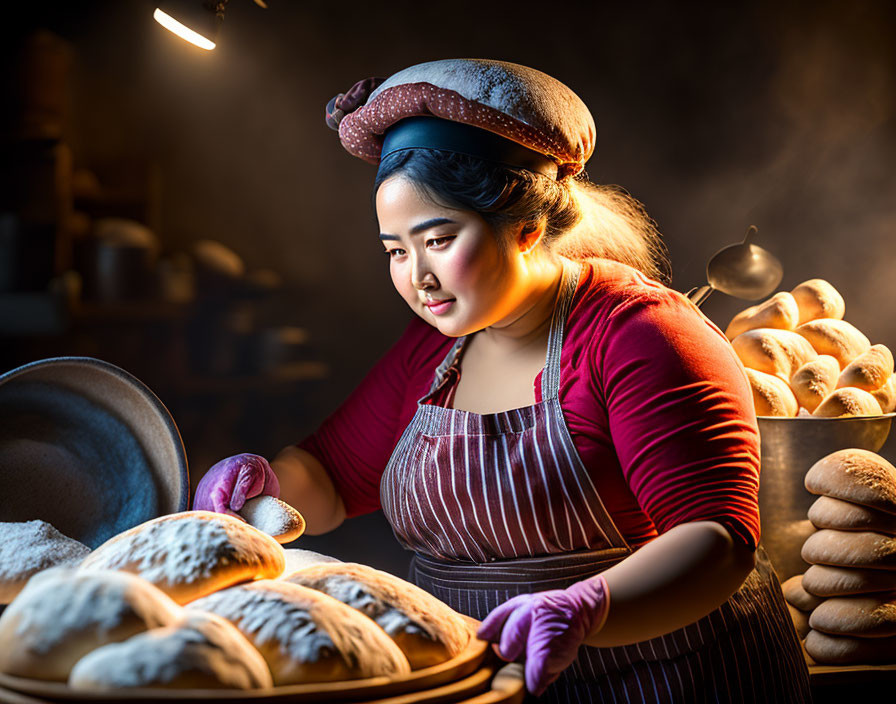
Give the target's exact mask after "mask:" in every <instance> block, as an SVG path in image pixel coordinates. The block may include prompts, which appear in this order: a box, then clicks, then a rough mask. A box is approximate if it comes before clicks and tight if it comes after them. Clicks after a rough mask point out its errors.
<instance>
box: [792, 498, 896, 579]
mask: <svg viewBox="0 0 896 704" xmlns="http://www.w3.org/2000/svg"><path fill="white" fill-rule="evenodd" d="M808 515H809V520H810V521H812V525H814V526H815V527H816V528H818V529H819V530H820V529H822V528H831V529H833V530H870V531H873V532H875V533H886V534H887V535H896V514H892V513H884V512H883V511H875V510H874V509H873V508H869V507H868V506H862V505H861V504H854V503H852V502H850V501H841V500H840V499H835V498H833V497H831V496H819V497H818V498H817V499H816V500H815V503H813V504H812V505H811V506H810V507H809V514H808ZM894 589H896V587H894Z"/></svg>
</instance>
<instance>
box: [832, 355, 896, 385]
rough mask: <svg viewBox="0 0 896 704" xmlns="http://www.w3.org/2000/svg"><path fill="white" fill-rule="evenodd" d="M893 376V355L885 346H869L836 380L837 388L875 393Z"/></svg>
mask: <svg viewBox="0 0 896 704" xmlns="http://www.w3.org/2000/svg"><path fill="white" fill-rule="evenodd" d="M892 374H893V353H892V352H890V350H889V348H888V347H887V346H886V345H871V347H870V348H869V350H868V351H867V352H863V353H862V354H860V355H859V356H858V357H856V358H855V359H853V360H852V361H851V362H850V363H849V364H847V365H846V367H845V368H844V369H843V371H842V372H841V373H840V377H839V378H838V379H837V388H842V387H844V386H854V387H856V388H857V389H862V390H863V391H868V392H869V393H870V392H872V391H877V389H879V388H881V387H882V386H883V385H884V384H885V383H887V379H889V378H890V376H892Z"/></svg>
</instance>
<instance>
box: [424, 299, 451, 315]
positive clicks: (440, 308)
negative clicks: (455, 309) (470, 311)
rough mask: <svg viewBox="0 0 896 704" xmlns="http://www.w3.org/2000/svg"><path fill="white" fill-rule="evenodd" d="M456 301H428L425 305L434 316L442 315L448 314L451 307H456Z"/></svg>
mask: <svg viewBox="0 0 896 704" xmlns="http://www.w3.org/2000/svg"><path fill="white" fill-rule="evenodd" d="M454 301H455V299H453V298H446V299H445V300H442V301H427V302H426V303H424V304H423V305H425V306H426V307H427V308H429V312H430V313H432V314H433V315H442V314H444V313H447V312H448V310H449V309H450V308H451V306H452V305H454Z"/></svg>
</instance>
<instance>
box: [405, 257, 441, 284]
mask: <svg viewBox="0 0 896 704" xmlns="http://www.w3.org/2000/svg"><path fill="white" fill-rule="evenodd" d="M411 284H413V286H414V288H415V289H417V290H418V291H425V290H426V289H430V288H436V286H438V281H436V277H435V275H434V274H433V273H432V271H430V269H429V267H428V266H426V262H425V260H423V259H418V260H417V261H416V262H415V263H414V268H413V269H412V271H411Z"/></svg>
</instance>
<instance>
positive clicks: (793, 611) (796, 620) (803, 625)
mask: <svg viewBox="0 0 896 704" xmlns="http://www.w3.org/2000/svg"><path fill="white" fill-rule="evenodd" d="M787 611H788V613H789V614H790V620H791V621H793V627H794V628H795V629H796V634H797V635H798V636H799V637H800V640H802V639H803V638H805V637H806V634H807V633H808V632H809V614H807V613H806V612H805V611H800V610H799V609H797V608H794V607H793V606H791V605H790V604H787Z"/></svg>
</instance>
